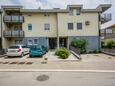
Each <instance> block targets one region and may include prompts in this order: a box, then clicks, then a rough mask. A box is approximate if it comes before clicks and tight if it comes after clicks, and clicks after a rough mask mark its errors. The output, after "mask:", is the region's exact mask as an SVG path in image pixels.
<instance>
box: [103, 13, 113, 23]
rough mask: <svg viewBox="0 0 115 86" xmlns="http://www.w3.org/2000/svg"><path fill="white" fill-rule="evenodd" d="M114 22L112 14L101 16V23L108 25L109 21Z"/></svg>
mask: <svg viewBox="0 0 115 86" xmlns="http://www.w3.org/2000/svg"><path fill="white" fill-rule="evenodd" d="M111 20H112V14H111V13H109V14H102V15H101V23H102V24H103V23H106V22H108V21H111Z"/></svg>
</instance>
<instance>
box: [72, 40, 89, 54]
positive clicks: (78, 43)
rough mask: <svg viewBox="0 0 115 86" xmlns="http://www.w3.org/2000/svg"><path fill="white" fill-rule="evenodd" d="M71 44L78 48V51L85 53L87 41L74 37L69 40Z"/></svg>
mask: <svg viewBox="0 0 115 86" xmlns="http://www.w3.org/2000/svg"><path fill="white" fill-rule="evenodd" d="M71 46H73V47H75V48H79V49H80V53H86V46H87V41H86V40H84V39H76V40H73V41H72V42H71Z"/></svg>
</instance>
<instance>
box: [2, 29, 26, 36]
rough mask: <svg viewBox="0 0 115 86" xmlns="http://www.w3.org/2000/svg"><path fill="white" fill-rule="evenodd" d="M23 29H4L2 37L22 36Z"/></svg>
mask: <svg viewBox="0 0 115 86" xmlns="http://www.w3.org/2000/svg"><path fill="white" fill-rule="evenodd" d="M24 36H25V34H24V31H22V30H17V31H14V30H10V31H4V37H24Z"/></svg>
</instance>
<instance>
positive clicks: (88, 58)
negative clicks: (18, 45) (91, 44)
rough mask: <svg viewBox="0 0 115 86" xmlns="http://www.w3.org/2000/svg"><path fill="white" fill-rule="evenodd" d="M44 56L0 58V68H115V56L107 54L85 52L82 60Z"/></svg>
mask: <svg viewBox="0 0 115 86" xmlns="http://www.w3.org/2000/svg"><path fill="white" fill-rule="evenodd" d="M44 58H45V55H44V56H43V57H42V58H38V57H32V58H29V55H26V56H24V57H14V58H7V57H1V58H0V70H2V69H16V70H17V69H31V70H33V69H38V70H42V69H45V70H47V69H51V70H52V69H53V70H97V69H98V70H115V57H114V56H110V55H106V54H83V55H81V58H82V60H81V61H79V60H56V59H55V60H50V59H51V58H50V57H49V58H50V59H49V60H47V61H45V60H44Z"/></svg>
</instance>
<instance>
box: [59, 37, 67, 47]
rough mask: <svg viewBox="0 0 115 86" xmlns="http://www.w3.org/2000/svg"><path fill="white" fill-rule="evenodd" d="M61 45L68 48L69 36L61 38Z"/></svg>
mask: <svg viewBox="0 0 115 86" xmlns="http://www.w3.org/2000/svg"><path fill="white" fill-rule="evenodd" d="M59 47H65V48H67V38H59Z"/></svg>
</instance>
